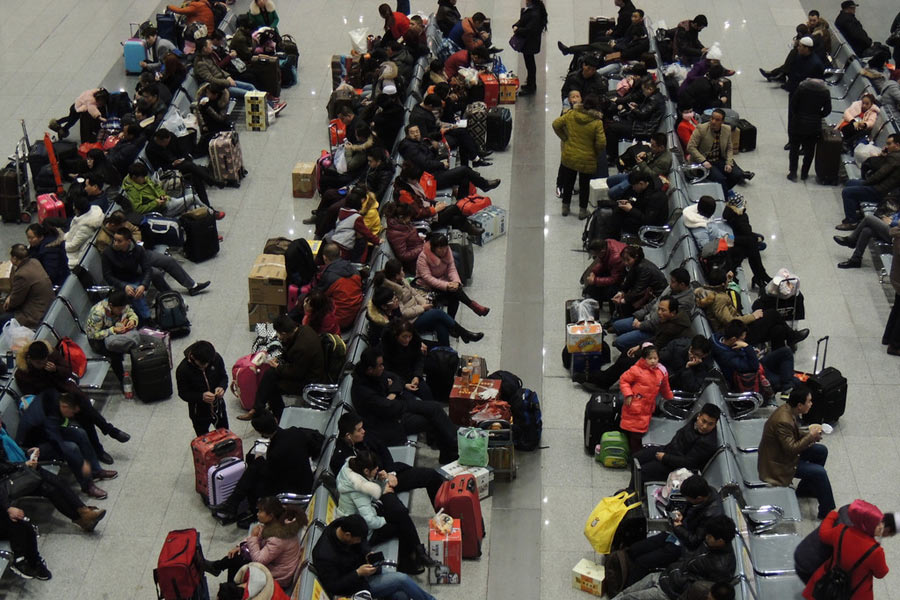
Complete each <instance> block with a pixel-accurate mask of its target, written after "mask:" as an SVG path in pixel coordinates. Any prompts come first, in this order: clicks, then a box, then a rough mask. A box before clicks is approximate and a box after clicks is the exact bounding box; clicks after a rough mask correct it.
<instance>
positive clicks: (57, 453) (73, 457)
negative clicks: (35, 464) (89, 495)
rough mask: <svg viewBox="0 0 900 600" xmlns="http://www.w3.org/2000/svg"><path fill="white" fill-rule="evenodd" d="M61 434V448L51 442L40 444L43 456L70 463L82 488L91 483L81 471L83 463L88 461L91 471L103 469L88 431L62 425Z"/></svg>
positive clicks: (70, 467)
mask: <svg viewBox="0 0 900 600" xmlns="http://www.w3.org/2000/svg"><path fill="white" fill-rule="evenodd" d="M59 431H60V435H61V436H62V438H63V443H62V447H61V448H57V447H56V446H55V445H54V444H52V443H50V442H44V443H42V444H39V445H38V448H40V450H41V458H45V459H47V460H64V461H66V464H67V465H69V469H71V471H72V475H74V476H75V479H76V480H78V483H79V484H81V487H82V489H84V488H85V487H87V486H88V485H89V484H90V483H91V478H90V477H85V476H84V475H83V474H82V472H81V465H82V464H83V463H84V461H87V462H88V464H89V465H90V466H91V472H92V473H96V472H98V471H101V470H102V469H103V467H102V466H100V462H99V461H98V460H97V454H96V453H95V452H94V448H93V447H92V446H91V442H90V440H89V439H88V436H87V433H85V431H84V429H81V428H80V427H71V426H70V427H60V428H59Z"/></svg>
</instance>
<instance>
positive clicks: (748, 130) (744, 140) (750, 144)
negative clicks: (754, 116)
mask: <svg viewBox="0 0 900 600" xmlns="http://www.w3.org/2000/svg"><path fill="white" fill-rule="evenodd" d="M738 130H739V131H740V132H741V145H740V150H741V152H750V151H752V150H756V126H755V125H753V124H752V123H750V121H748V120H747V119H740V120H739V121H738Z"/></svg>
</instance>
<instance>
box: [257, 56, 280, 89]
mask: <svg viewBox="0 0 900 600" xmlns="http://www.w3.org/2000/svg"><path fill="white" fill-rule="evenodd" d="M252 64H253V65H255V66H254V67H253V76H254V77H255V78H256V87H258V88H259V89H261V90H262V91H264V92H268V93H269V94H271V95H272V96H274V97H276V98H277V97H279V96H281V67H280V66H279V64H278V60H277V59H276V60H269V59H266V58H260V59H259V60H258V61H256V62H254V63H252Z"/></svg>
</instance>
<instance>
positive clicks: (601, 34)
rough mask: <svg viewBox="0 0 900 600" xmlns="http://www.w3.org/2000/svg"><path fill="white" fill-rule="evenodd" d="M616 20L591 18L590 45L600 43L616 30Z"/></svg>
mask: <svg viewBox="0 0 900 600" xmlns="http://www.w3.org/2000/svg"><path fill="white" fill-rule="evenodd" d="M615 26H616V20H615V19H611V18H609V17H591V18H590V20H588V43H589V44H593V43H594V42H599V41H601V40H602V38H605V37H606V32H607V31H609V30H610V29H614V28H615Z"/></svg>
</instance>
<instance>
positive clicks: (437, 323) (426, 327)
mask: <svg viewBox="0 0 900 600" xmlns="http://www.w3.org/2000/svg"><path fill="white" fill-rule="evenodd" d="M413 325H414V326H415V328H416V331H418V332H419V333H424V332H430V331H433V332H434V334H435V335H436V336H437V339H438V346H449V345H450V330H451V329H453V328H454V327H455V326H456V321H454V320H453V317H451V316H450V315H448V314H447V313H445V312H444V311H442V310H440V309H437V308H431V309H429V310H426V311H425V312H423V313H422V314H421V315H419V316H418V318H417V319H416V320H415V322H414V323H413Z"/></svg>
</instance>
